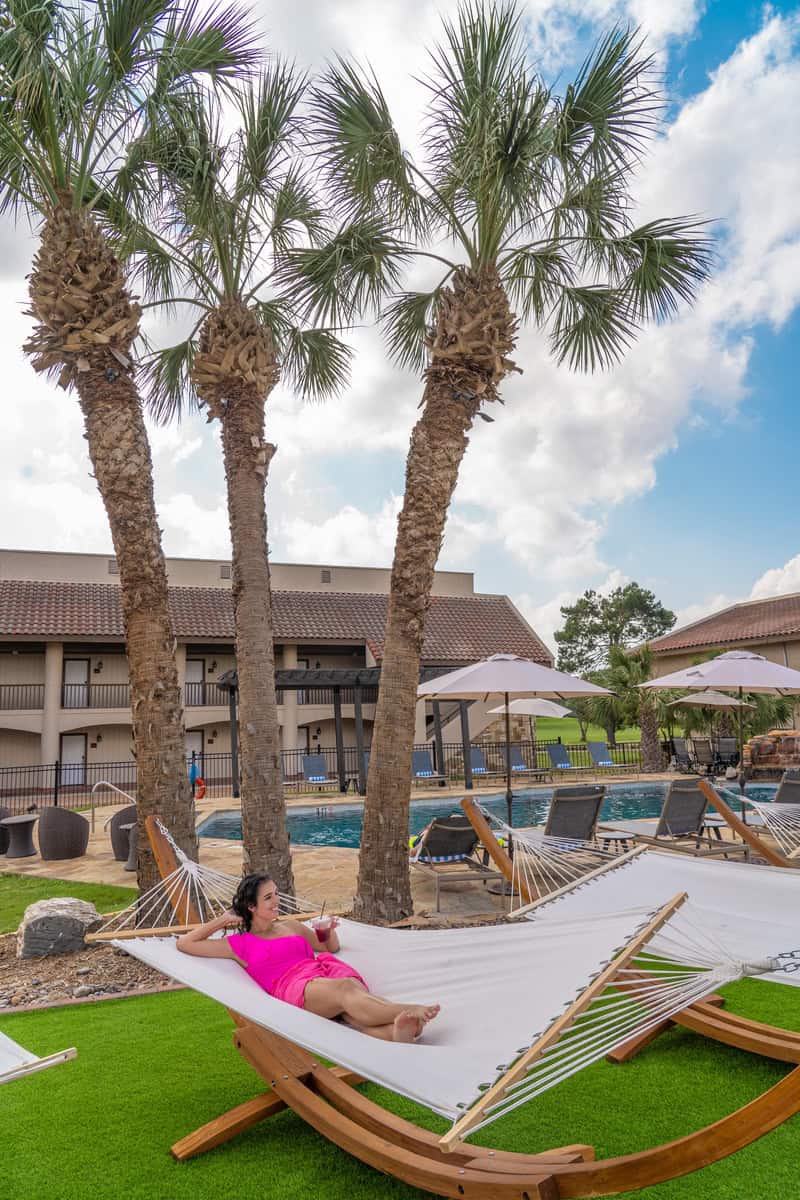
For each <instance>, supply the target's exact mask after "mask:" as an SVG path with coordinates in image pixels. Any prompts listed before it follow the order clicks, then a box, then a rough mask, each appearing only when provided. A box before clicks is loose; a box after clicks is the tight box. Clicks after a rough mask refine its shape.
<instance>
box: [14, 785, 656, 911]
mask: <svg viewBox="0 0 800 1200" xmlns="http://www.w3.org/2000/svg"><path fill="white" fill-rule="evenodd" d="M626 778H628V779H629V778H630V777H629V776H627V777H626ZM672 778H674V776H673V775H666V774H665V775H650V776H648V777H647V779H648V782H650V781H651V780H652V781H656V780H662V779H672ZM582 782H590V780H587V779H582ZM592 782H594V781H593V780H592ZM602 782H604V783H605V782H619V780H617V779H614V778H613V777H611V778H605V779H603V781H602ZM549 786H550V785H547V786H545V787H544V788H543V789H541V790H545V791H547V790H549ZM526 790H527V789H526ZM497 792H498V785H497V783H495V784H494V785H493V786H492V787H488V788H476V789H475V791H474V792H473V795H475V796H480V795H487V794H488V795H497ZM463 795H464V789H463V788H442V789H439V788H425V789H420V790H416V791H414V792H413V793H412V800H420V799H427V800H431V799H434V800H437V799H441V800H445V801H447V800H452V802H453V809H454V810H457V809H458V805H459V801H460V799H461V797H462V796H463ZM358 801H359V798H358V797H355V796H352V795H350V796H347V795H346V796H341V795H340V794H339V793H333V794H331V793H319V794H310V795H309V794H308V793H306V794H304V795H301V796H293V795H287V796H286V803H287V805H288V806H289V807H297V806H301V805H302V806H308V805H312V806H313V805H317V804H319V805H325V806H328V805H334V804H353V803H358ZM238 806H239V801H238V800H234V799H233V798H232V797H206V798H204V799H203V800H201V801H198V803H197V815H198V821H201V820H204V819H205V818H206V817H208V816H209V815H210V814H211V813H212V812H217V811H219V810H223V809H225V810H230V809H234V808H237V807H238ZM121 807H123V805H116V806H110V805H109V806H105V807H103V808H98V809H97V810H96V813H95V828H94V831H93V832H92V833H91V834H90V836H89V845H88V848H87V852H86V854H85V855H84V856H83V857H82V858H75V859H65V860H61V861H58V862H43V861H42V860H41V859H40V858H39V856H38V854H37V855H36V856H35V857H33V858H21V859H10V860H8V859H6V858H5V857H0V872H4V873H9V874H19V875H33V876H39V877H44V878H49V879H63V880H65V881H70V880H74V881H81V882H85V883H108V884H118V885H120V886H123V887H135V886H136V875H135V873H134V872H130V871H125V870H123V864H122V863H121V862H116V861H115V859H114V857H113V855H112V853H111V841H110V838H109V835H108V831H107V830H106V829H105V828H104V826H105V824H106V822H107V821H108V819H109V818H110V817H111V816H112V815H113V814H114V813H115V812H116V811H117V810H118V809H119V808H121ZM200 858H201V861H202V863H203V864H204V865H206V866H211V867H215V868H216V869H217V870H219V871H224V872H226V873H227V874H229V875H233V876H238V875H241V871H242V847H241V843H240V842H233V841H228V840H225V839H222V838H202V839H201V842H200ZM292 863H293V868H294V876H295V887H296V890H297V894H298V896H302V897H304V898H306V899H308V900H311V901H313V902H315V903H321V902H322V901H323V900H324V901H325V902H326V907H327V908H328V909H330V910H334V911H344V912H346V911H349V909H350V908H351V907H352V901H353V895H354V893H355V888H356V877H357V872H358V851H357V850H349V849H345V848H343V847H340V846H321V847H317V846H293V847H292ZM412 893H413V898H414V911H415V913H417V914H419V915H422V914H423V913H424V914H428V913H430V914H433V913H434V895H435V890H434V884H433V882H432V881H430V880H428V879H426V878H424V877H423V876H422V875H420V874H418V873H417V872H412ZM504 904H505V902H504V900H503V898H502V897H500V896H494V895H492V894H491V893H490V892H489V891H488V889H487V888H486V887H485V886H484V885H483V884H482V883H480V882H475V883H469V882H467V883H452V884H448V883H445V884H443V885H442V888H441V909H442V916H443V917H447V916H456V915H457V916H470V915H478V914H481V913H483V914H487V913H491V912H496V913H500V912H502V911H503V909H504Z"/></svg>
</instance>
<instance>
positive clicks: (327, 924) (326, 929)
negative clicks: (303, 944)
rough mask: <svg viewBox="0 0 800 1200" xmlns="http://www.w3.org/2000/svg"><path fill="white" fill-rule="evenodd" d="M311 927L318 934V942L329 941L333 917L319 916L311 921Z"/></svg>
mask: <svg viewBox="0 0 800 1200" xmlns="http://www.w3.org/2000/svg"><path fill="white" fill-rule="evenodd" d="M311 928H312V929H313V930H314V933H315V934H316V935H317V941H318V942H323V943H324V942H327V940H328V938H329V937H330V933H331V929H332V928H333V917H325V916H321V915H320V916H319V917H315V918H314V920H313V921H312V922H311Z"/></svg>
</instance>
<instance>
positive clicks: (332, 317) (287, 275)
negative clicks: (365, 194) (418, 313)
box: [276, 220, 409, 328]
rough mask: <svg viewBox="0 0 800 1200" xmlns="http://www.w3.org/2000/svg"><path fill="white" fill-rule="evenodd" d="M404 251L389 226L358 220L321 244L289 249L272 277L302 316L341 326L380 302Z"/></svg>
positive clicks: (390, 287)
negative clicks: (290, 298)
mask: <svg viewBox="0 0 800 1200" xmlns="http://www.w3.org/2000/svg"><path fill="white" fill-rule="evenodd" d="M408 257H409V248H408V246H407V245H406V243H404V242H401V241H400V240H399V239H398V238H397V237H395V236H394V234H393V233H392V232H391V228H390V227H388V226H387V225H386V224H384V223H382V222H380V221H378V220H363V221H357V222H356V223H355V224H353V225H347V226H345V227H344V228H343V229H341V230H340V231H339V232H338V233H337V234H336V235H335V236H334V237H333V238H331V240H330V241H329V242H327V243H326V244H325V245H323V246H318V247H310V248H308V249H298V250H292V251H290V252H289V254H288V255H287V256H286V258H285V259H284V260H283V262H281V263H280V264H279V267H278V270H277V272H276V279H277V282H278V283H279V284H280V285H281V286H282V287H283V288H284V289H285V290H286V292H287V293H288V294H290V295H291V297H292V300H293V302H294V304H295V305H296V307H297V311H298V312H301V313H302V314H303V315H304V318H305V319H308V320H310V321H314V322H318V323H323V324H327V325H331V326H333V327H335V328H342V327H344V326H346V325H349V324H350V323H352V321H354V320H356V319H357V318H358V317H359V316H363V315H364V314H366V313H370V312H374V311H376V310H377V309H378V308H379V306H380V304H381V302H382V300H383V299H384V297H385V296H386V295H387V294H388V293H390V292H391V291H393V290H394V289H395V288H396V287H397V285H398V283H399V280H400V274H401V271H402V268H403V267H404V266H405V264H406V262H407V261H408Z"/></svg>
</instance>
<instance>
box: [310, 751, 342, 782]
mask: <svg viewBox="0 0 800 1200" xmlns="http://www.w3.org/2000/svg"><path fill="white" fill-rule="evenodd" d="M303 781H304V782H305V783H311V784H313V785H314V791H321V790H322V789H323V788H325V787H335V788H338V786H339V779H338V776H336V775H329V774H328V764H327V763H326V761H325V755H324V754H304V755H303Z"/></svg>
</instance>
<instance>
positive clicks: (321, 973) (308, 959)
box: [228, 933, 367, 1008]
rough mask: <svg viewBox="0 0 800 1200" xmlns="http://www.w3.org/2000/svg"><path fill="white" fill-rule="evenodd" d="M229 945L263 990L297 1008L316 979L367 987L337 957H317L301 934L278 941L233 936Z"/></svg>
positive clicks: (254, 936)
mask: <svg viewBox="0 0 800 1200" xmlns="http://www.w3.org/2000/svg"><path fill="white" fill-rule="evenodd" d="M228 945H229V946H230V948H231V950H232V951H233V953H234V954H235V955H236V957H237V958H239V959H241V961H242V962H243V963H244V964H245V970H246V971H247V974H248V975H249V976H250V978H251V979H254V980H255V982H256V983H257V984H258V985H259V987H262V988H263V989H264V991H265V992H269V994H270V996H274V997H275V998H276V999H277V1000H285V1001H286V1003H287V1004H294V1005H296V1007H297V1008H302V1007H303V1001H304V998H305V990H306V984H307V983H310V982H311V980H312V979H357V980H358V981H359V983H362V984H364V987H366V986H367V985H366V983H364V980H363V979H362V978H361V976H360V975H359V973H358V971H356V969H355V967H351V966H349V964H348V963H346V962H342V960H341V959H339V958H336V956H335V955H334V954H324V953H323V954H315V953H314V951H313V950H312V949H311V946H310V945H309V943H308V942H307V941H306V939H305V938H304V937H303V936H302V935H301V934H299V933H292V934H289V935H288V936H287V937H277V938H263V937H259V936H258V934H256V933H232V934H231V935H230V937H229V938H228Z"/></svg>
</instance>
